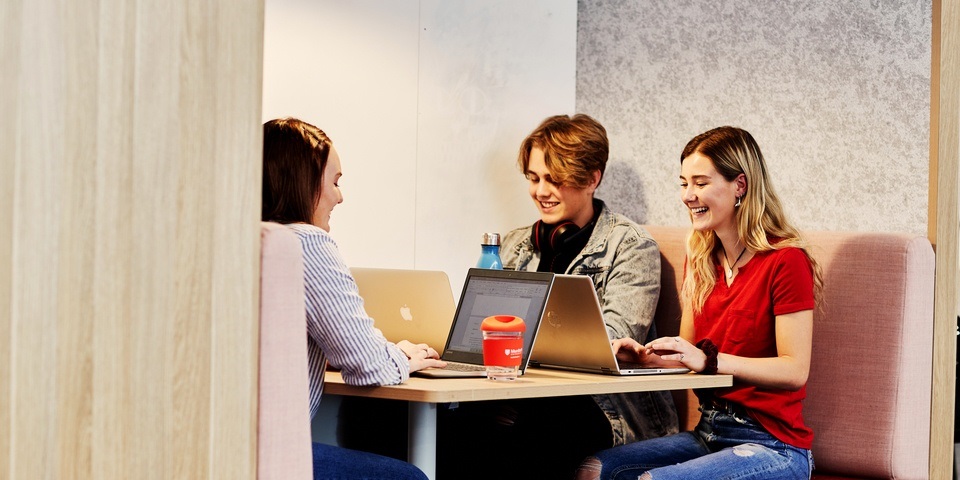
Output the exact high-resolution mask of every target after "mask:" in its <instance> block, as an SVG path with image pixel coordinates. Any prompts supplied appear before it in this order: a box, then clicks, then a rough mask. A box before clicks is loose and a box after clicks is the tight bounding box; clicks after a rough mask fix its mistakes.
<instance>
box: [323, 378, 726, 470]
mask: <svg viewBox="0 0 960 480" xmlns="http://www.w3.org/2000/svg"><path fill="white" fill-rule="evenodd" d="M731 385H733V377H732V376H730V375H697V374H695V373H684V374H671V375H641V376H632V377H617V376H612V375H597V374H590V373H577V372H567V371H562V370H550V369H544V368H529V369H527V372H526V374H524V375H523V376H521V377H518V378H517V379H516V380H514V381H493V380H487V379H486V378H421V377H411V378H410V380H409V381H408V382H407V383H404V384H403V385H391V386H386V387H354V386H350V385H347V384H345V383H343V378H342V377H341V376H340V373H339V372H327V374H326V384H325V386H324V388H323V393H324V394H332V395H343V396H355V397H371V398H384V399H392V400H407V401H409V402H410V407H409V416H410V426H409V430H408V432H407V435H408V437H409V443H408V451H407V457H408V460H409V461H410V463H412V464H414V465H416V466H417V467H419V468H420V469H421V470H423V472H424V473H426V474H427V477H429V478H431V479H433V478H435V477H436V466H437V404H438V403H449V402H475V401H481V400H503V399H509V398H538V397H560V396H565V395H593V394H599V393H625V392H648V391H654V390H685V389H688V388H711V387H729V386H731Z"/></svg>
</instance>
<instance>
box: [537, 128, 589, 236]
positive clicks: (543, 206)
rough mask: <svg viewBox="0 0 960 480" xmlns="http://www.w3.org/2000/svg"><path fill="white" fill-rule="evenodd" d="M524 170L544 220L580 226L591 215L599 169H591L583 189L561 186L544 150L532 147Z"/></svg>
mask: <svg viewBox="0 0 960 480" xmlns="http://www.w3.org/2000/svg"><path fill="white" fill-rule="evenodd" d="M525 173H526V177H527V181H528V182H529V187H530V197H531V198H532V199H533V203H534V205H536V206H537V209H538V210H539V211H540V219H541V220H542V221H543V222H544V223H549V224H557V223H560V222H562V221H566V220H569V221H572V222H573V223H576V224H577V226H579V227H582V226H584V225H586V224H587V223H588V222H589V221H590V219H592V218H593V192H594V191H595V190H596V189H597V184H599V183H600V172H594V173H595V175H594V181H593V182H592V184H591V185H588V186H586V187H584V188H579V187H575V186H569V185H560V184H558V183H557V182H556V179H555V177H554V175H553V174H552V173H551V172H550V170H549V169H548V168H547V165H546V163H545V162H544V156H543V150H541V149H540V148H539V147H533V148H531V149H530V161H529V163H528V165H527V171H526V172H525Z"/></svg>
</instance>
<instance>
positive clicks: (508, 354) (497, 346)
mask: <svg viewBox="0 0 960 480" xmlns="http://www.w3.org/2000/svg"><path fill="white" fill-rule="evenodd" d="M526 330H527V326H526V324H524V323H523V319H522V318H520V317H517V316H514V315H493V316H490V317H487V318H485V319H483V323H481V324H480V331H481V332H482V333H483V364H484V365H486V367H487V378H489V379H491V380H514V379H516V378H517V374H518V373H519V371H520V361H521V359H522V358H523V332H525V331H526Z"/></svg>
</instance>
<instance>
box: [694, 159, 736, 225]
mask: <svg viewBox="0 0 960 480" xmlns="http://www.w3.org/2000/svg"><path fill="white" fill-rule="evenodd" d="M745 178H746V177H745V176H744V175H743V174H740V175H739V176H738V177H737V178H736V179H734V180H733V181H730V180H727V179H726V178H724V177H723V175H720V172H718V171H717V169H716V167H715V166H714V165H713V161H712V160H710V159H709V158H708V157H706V156H705V155H703V154H701V153H700V152H694V153H692V154H691V155H690V156H688V157H687V158H685V159H684V160H683V162H682V163H681V164H680V199H681V200H682V201H683V204H684V205H686V206H687V208H688V209H689V210H690V220H691V222H692V223H693V228H694V230H697V231H706V230H713V231H716V232H718V233H721V232H734V233H736V230H737V216H736V207H735V206H734V205H735V204H736V202H737V195H743V192H744V190H745V186H746V183H745V180H744V179H745Z"/></svg>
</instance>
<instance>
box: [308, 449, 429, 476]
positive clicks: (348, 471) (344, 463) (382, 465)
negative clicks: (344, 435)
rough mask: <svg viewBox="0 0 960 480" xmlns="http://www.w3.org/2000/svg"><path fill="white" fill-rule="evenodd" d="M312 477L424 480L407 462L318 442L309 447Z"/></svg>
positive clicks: (419, 472) (417, 470)
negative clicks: (311, 451)
mask: <svg viewBox="0 0 960 480" xmlns="http://www.w3.org/2000/svg"><path fill="white" fill-rule="evenodd" d="M313 478H314V480H319V479H331V480H333V479H346V478H349V479H361V478H378V479H379V478H390V479H404V480H406V479H409V480H427V476H426V475H424V474H423V472H421V471H420V469H419V468H417V467H415V466H413V465H411V464H409V463H407V462H404V461H400V460H397V459H395V458H391V457H384V456H382V455H377V454H374V453H367V452H361V451H359V450H349V449H346V448H340V447H334V446H331V445H324V444H322V443H314V444H313Z"/></svg>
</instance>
